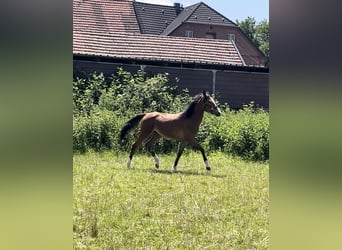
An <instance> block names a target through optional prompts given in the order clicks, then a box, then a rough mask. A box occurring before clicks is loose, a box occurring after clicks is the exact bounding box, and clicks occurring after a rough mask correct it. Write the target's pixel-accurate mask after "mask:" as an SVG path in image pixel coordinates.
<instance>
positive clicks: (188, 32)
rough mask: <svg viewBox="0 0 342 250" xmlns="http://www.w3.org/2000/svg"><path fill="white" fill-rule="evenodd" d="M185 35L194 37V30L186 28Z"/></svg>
mask: <svg viewBox="0 0 342 250" xmlns="http://www.w3.org/2000/svg"><path fill="white" fill-rule="evenodd" d="M185 37H194V33H193V32H192V30H186V31H185Z"/></svg>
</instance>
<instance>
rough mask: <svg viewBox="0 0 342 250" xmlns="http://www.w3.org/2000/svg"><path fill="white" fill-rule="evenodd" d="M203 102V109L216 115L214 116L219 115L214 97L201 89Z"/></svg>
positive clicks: (219, 111)
mask: <svg viewBox="0 0 342 250" xmlns="http://www.w3.org/2000/svg"><path fill="white" fill-rule="evenodd" d="M203 96H204V99H203V103H204V111H206V112H208V113H210V114H213V115H216V116H220V115H221V110H220V108H219V107H217V105H216V103H215V101H214V98H212V97H211V96H210V95H209V94H207V93H206V92H205V90H203Z"/></svg>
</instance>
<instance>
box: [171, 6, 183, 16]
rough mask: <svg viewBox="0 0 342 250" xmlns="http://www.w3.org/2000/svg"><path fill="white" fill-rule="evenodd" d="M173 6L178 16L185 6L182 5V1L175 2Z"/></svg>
mask: <svg viewBox="0 0 342 250" xmlns="http://www.w3.org/2000/svg"><path fill="white" fill-rule="evenodd" d="M173 7H175V10H176V15H177V16H178V15H179V13H181V12H182V10H183V6H181V4H180V3H173Z"/></svg>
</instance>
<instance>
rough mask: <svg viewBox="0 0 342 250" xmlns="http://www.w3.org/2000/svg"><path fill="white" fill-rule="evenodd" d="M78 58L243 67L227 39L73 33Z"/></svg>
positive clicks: (74, 47) (235, 50)
mask: <svg viewBox="0 0 342 250" xmlns="http://www.w3.org/2000/svg"><path fill="white" fill-rule="evenodd" d="M73 37H74V39H73V53H74V54H75V55H85V56H100V57H111V58H127V59H136V60H148V61H168V62H183V63H204V64H221V65H243V62H242V60H241V57H240V55H239V53H238V51H237V49H236V47H235V45H234V44H233V43H232V42H231V41H228V40H215V39H199V38H185V37H174V36H157V35H141V34H128V33H117V32H115V33H111V32H88V31H81V30H79V29H77V30H74V34H73Z"/></svg>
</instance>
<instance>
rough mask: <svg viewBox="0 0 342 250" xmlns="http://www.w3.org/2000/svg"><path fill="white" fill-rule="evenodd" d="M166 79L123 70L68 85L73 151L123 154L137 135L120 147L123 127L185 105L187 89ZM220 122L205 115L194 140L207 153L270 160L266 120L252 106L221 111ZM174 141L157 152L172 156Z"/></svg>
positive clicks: (159, 146) (163, 143) (262, 112)
mask: <svg viewBox="0 0 342 250" xmlns="http://www.w3.org/2000/svg"><path fill="white" fill-rule="evenodd" d="M167 82H168V79H167V77H166V76H165V75H156V76H154V77H151V78H147V77H145V73H144V72H143V71H138V72H137V73H136V74H134V75H132V74H130V73H129V72H126V71H124V70H122V69H119V70H118V72H117V74H115V75H112V76H111V77H109V78H107V79H106V78H105V77H104V76H103V75H102V74H99V75H97V74H92V75H90V76H89V77H88V78H76V79H75V80H74V83H73V89H74V93H73V97H74V118H73V122H74V123H73V148H74V151H75V152H81V153H83V152H86V151H87V150H89V149H93V150H96V151H100V150H108V149H113V150H115V151H123V150H124V151H127V150H128V149H129V148H130V146H131V144H132V143H133V140H134V138H136V136H137V134H138V132H139V130H138V129H137V130H134V131H133V132H132V133H131V134H129V135H128V136H127V140H126V141H124V142H119V140H118V135H119V132H120V129H121V127H122V126H123V124H124V123H125V122H126V121H127V120H128V119H130V118H132V117H133V116H134V115H136V114H138V113H146V112H151V111H161V112H169V113H174V112H180V111H181V110H183V109H184V108H185V107H186V106H187V105H188V104H189V102H190V99H191V98H190V97H189V95H188V91H187V90H179V89H177V87H171V86H168V85H167ZM221 109H222V110H223V114H222V116H221V117H215V116H213V115H209V114H207V115H205V116H204V119H203V122H202V124H201V127H200V131H199V133H198V135H197V137H196V138H197V140H198V141H199V143H201V144H202V146H203V147H204V148H205V149H206V151H208V150H209V151H216V150H220V151H222V152H225V153H227V154H233V155H237V156H240V157H242V158H244V159H248V160H258V161H265V160H268V159H269V115H268V112H266V111H265V110H262V109H256V108H255V107H254V104H253V103H250V104H248V105H245V106H244V108H243V109H241V110H238V111H233V110H230V109H229V107H228V106H222V107H221ZM177 149H178V142H176V141H170V140H161V141H160V142H159V143H158V144H157V145H156V152H158V153H171V152H177Z"/></svg>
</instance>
